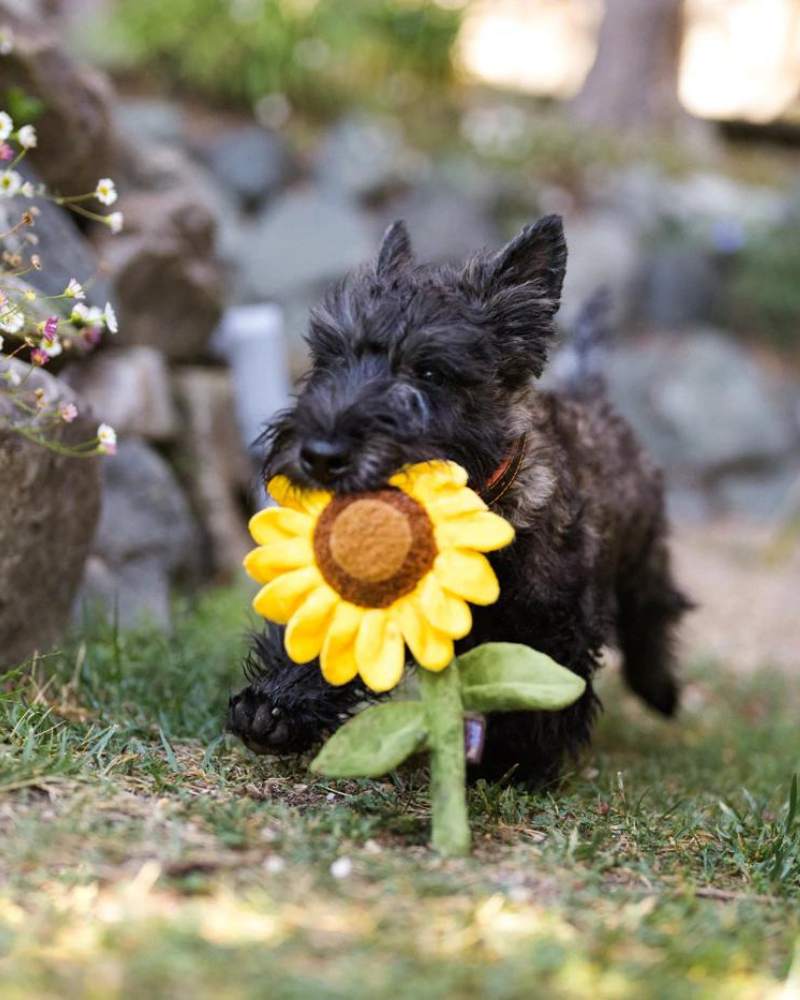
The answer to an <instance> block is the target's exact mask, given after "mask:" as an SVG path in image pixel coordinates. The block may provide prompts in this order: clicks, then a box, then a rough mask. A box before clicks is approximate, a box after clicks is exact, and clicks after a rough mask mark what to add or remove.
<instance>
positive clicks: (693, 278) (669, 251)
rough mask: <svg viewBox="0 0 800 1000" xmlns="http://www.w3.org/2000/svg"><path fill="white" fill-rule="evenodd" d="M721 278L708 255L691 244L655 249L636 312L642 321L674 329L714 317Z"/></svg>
mask: <svg viewBox="0 0 800 1000" xmlns="http://www.w3.org/2000/svg"><path fill="white" fill-rule="evenodd" d="M721 290H722V275H721V274H720V270H719V266H718V264H717V263H716V261H715V260H714V258H713V256H712V254H711V253H709V252H708V251H707V250H704V249H703V248H702V247H700V246H698V245H697V244H695V243H692V242H689V241H687V242H683V243H671V244H668V245H666V246H662V247H661V248H660V249H658V250H657V251H656V252H655V254H654V256H653V259H652V261H651V263H650V266H649V267H648V269H647V274H646V276H645V278H644V280H643V282H642V291H641V298H640V300H639V303H638V307H637V309H636V312H637V315H638V316H639V317H640V319H641V321H642V322H643V323H644V324H646V325H650V326H655V327H657V328H660V329H667V330H669V329H675V328H677V327H681V326H686V325H688V324H690V323H695V324H697V323H704V322H705V323H707V322H709V321H711V320H712V319H713V318H714V315H715V313H716V307H717V303H718V299H719V296H720V292H721Z"/></svg>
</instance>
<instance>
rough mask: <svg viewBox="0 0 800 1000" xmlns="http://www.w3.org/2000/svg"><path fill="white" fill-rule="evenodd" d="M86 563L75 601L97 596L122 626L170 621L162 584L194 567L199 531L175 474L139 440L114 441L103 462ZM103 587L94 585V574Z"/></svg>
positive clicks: (91, 600) (165, 586) (198, 558)
mask: <svg viewBox="0 0 800 1000" xmlns="http://www.w3.org/2000/svg"><path fill="white" fill-rule="evenodd" d="M91 551H92V556H93V557H94V560H93V564H92V565H93V568H92V571H91V573H90V575H89V577H88V578H87V581H86V586H85V588H84V592H83V594H82V595H81V600H82V601H83V602H87V603H89V604H92V605H94V604H96V603H98V602H100V601H101V602H102V604H103V605H104V608H105V610H106V612H107V613H108V614H115V613H116V614H118V615H119V621H120V624H122V625H132V624H135V622H136V621H137V620H138V619H139V618H140V617H148V616H149V617H150V618H152V619H153V620H155V621H156V622H158V623H160V624H166V623H167V622H168V620H169V606H168V600H167V598H168V594H169V583H170V581H171V580H172V579H173V578H174V577H175V576H176V574H179V573H184V574H191V573H194V572H197V570H198V569H199V566H200V563H201V559H202V556H201V554H202V551H203V546H202V536H201V534H200V530H199V528H198V527H197V524H196V522H195V520H194V517H193V516H192V513H191V510H190V508H189V504H188V502H187V500H186V497H185V496H184V494H183V491H182V489H181V487H180V485H179V483H178V481H177V479H176V478H175V474H174V473H173V472H172V470H171V469H170V467H169V466H168V465H167V463H166V462H165V461H164V459H163V458H161V456H160V455H159V454H158V453H157V452H155V451H153V449H152V448H149V447H148V446H147V445H145V444H143V443H142V442H141V441H136V440H129V441H122V442H120V444H119V446H118V449H117V454H116V455H114V456H110V457H108V458H107V459H105V460H104V462H103V504H102V513H101V516H100V523H99V525H98V528H97V532H96V534H95V537H94V540H93V542H92V549H91ZM98 580H100V581H104V582H102V587H98V586H97V581H98Z"/></svg>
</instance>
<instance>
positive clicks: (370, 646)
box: [356, 608, 405, 691]
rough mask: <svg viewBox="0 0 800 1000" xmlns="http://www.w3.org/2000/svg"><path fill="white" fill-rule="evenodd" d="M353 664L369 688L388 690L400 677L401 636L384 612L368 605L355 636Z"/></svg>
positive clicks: (401, 672) (402, 647)
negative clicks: (354, 663) (354, 659)
mask: <svg viewBox="0 0 800 1000" xmlns="http://www.w3.org/2000/svg"><path fill="white" fill-rule="evenodd" d="M356 663H357V664H358V672H359V674H361V677H362V678H363V680H364V683H365V684H366V685H367V687H370V688H372V690H373V691H390V690H391V689H392V688H393V687H395V685H396V684H397V683H398V682H399V680H400V678H401V677H402V676H403V667H404V666H405V646H404V645H403V636H402V633H401V632H400V629H399V627H398V626H397V624H396V622H394V621H392V619H391V618H390V617H389V614H388V612H386V611H384V610H382V609H379V608H372V609H371V610H369V611H367V612H365V613H364V617H363V619H362V620H361V626H360V628H359V630H358V636H357V638H356Z"/></svg>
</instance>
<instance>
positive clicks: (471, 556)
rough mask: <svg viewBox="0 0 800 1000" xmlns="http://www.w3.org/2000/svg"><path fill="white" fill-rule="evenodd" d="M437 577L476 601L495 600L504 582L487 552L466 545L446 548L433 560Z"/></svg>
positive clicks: (460, 595) (467, 599) (445, 587)
mask: <svg viewBox="0 0 800 1000" xmlns="http://www.w3.org/2000/svg"><path fill="white" fill-rule="evenodd" d="M433 570H434V573H435V574H436V578H437V580H438V581H439V583H440V584H441V585H442V586H443V587H444V589H445V590H449V591H450V593H451V594H456V595H457V596H458V597H463V598H464V600H465V601H471V602H472V603H473V604H494V602H495V601H496V600H497V598H498V597H499V596H500V585H499V584H498V582H497V577H496V576H495V575H494V570H493V569H492V567H491V566H490V565H489V560H488V559H487V558H486V556H482V555H481V554H480V552H468V551H466V550H465V549H445V551H444V552H440V553H439V555H438V556H437V557H436V562H435V563H434V564H433Z"/></svg>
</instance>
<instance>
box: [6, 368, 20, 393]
mask: <svg viewBox="0 0 800 1000" xmlns="http://www.w3.org/2000/svg"><path fill="white" fill-rule="evenodd" d="M6 378H7V379H8V383H9V385H13V386H14V388H15V389H16V388H17V386H18V385H22V376H21V375H20V373H19V372H15V371H14V370H13V368H12V369H11V370H10V371H9V372H7V373H6Z"/></svg>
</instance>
